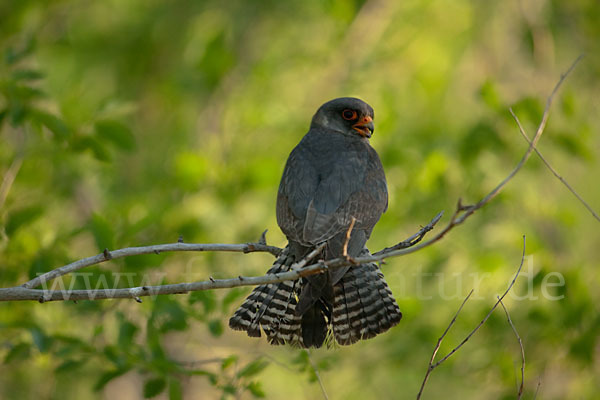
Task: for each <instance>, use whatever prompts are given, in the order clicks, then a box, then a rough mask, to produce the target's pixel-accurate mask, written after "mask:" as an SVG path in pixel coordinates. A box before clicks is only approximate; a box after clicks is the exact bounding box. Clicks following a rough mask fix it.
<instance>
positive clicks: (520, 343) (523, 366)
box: [498, 298, 525, 400]
mask: <svg viewBox="0 0 600 400" xmlns="http://www.w3.org/2000/svg"><path fill="white" fill-rule="evenodd" d="M498 301H500V305H501V306H502V308H503V309H504V313H505V314H506V318H507V319H508V323H509V324H510V327H511V328H512V330H513V332H514V333H515V336H516V337H517V341H518V342H519V348H520V349H521V384H520V385H519V390H518V392H517V400H521V397H523V385H524V384H525V349H524V348H523V341H522V340H521V336H519V332H517V328H515V325H514V324H513V322H512V319H510V314H509V313H508V309H507V308H506V306H505V305H504V303H503V302H502V300H501V299H500V298H498Z"/></svg>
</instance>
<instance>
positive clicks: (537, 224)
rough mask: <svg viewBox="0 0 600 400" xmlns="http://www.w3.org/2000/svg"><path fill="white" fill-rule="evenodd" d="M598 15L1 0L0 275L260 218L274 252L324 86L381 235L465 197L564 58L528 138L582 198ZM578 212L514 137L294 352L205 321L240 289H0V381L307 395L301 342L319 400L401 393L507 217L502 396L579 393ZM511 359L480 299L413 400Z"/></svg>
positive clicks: (401, 4)
mask: <svg viewBox="0 0 600 400" xmlns="http://www.w3.org/2000/svg"><path fill="white" fill-rule="evenodd" d="M598 21H600V3H598V2H597V1H595V0H573V1H568V2H567V1H558V0H527V1H525V0H515V1H503V2H474V1H466V0H456V1H450V0H430V1H416V0H407V1H398V2H397V1H392V0H387V1H386V0H380V1H377V0H375V1H366V2H364V1H340V0H324V1H317V0H310V1H302V2H285V1H260V2H259V1H241V0H240V1H228V2H221V1H210V0H209V1H181V0H175V1H169V2H161V1H156V0H118V1H117V0H108V1H103V2H98V1H86V0H84V1H74V0H58V1H44V2H42V1H28V0H21V1H3V2H1V3H0V50H1V51H2V54H1V56H2V59H1V62H0V124H1V126H0V129H1V130H0V144H1V145H0V171H1V174H2V177H3V183H2V190H1V191H0V235H1V237H0V285H1V286H2V287H8V286H13V285H18V284H21V283H23V282H25V281H26V280H27V279H29V277H33V276H35V275H36V274H38V273H40V272H43V271H47V270H50V269H52V268H55V267H58V266H60V265H63V264H66V263H69V262H71V261H73V260H77V259H79V258H83V257H87V256H90V255H94V254H97V253H98V252H99V251H101V250H102V249H104V248H109V249H116V248H122V247H127V246H137V245H150V244H158V243H170V242H175V241H176V240H177V238H178V237H179V235H183V237H184V239H185V241H186V242H199V243H203V242H217V243H242V242H247V241H255V240H257V239H258V237H259V236H260V233H261V232H262V231H263V230H264V229H267V228H268V229H269V235H268V237H267V238H268V241H269V243H271V244H274V245H278V246H283V245H284V244H285V238H284V236H283V235H282V234H281V232H280V231H279V229H278V228H277V224H276V221H275V196H276V190H277V185H278V183H279V178H280V174H281V171H282V169H283V164H284V162H285V160H286V158H287V156H288V154H289V152H290V151H291V149H292V148H293V146H294V145H295V144H296V143H297V142H298V141H299V140H300V139H301V137H302V136H303V134H304V133H305V132H306V131H307V129H308V125H309V122H310V118H311V117H312V115H313V113H314V112H315V110H316V109H317V108H318V106H319V105H321V104H322V103H323V102H325V101H327V100H330V99H332V98H334V97H340V96H357V97H360V98H362V99H364V100H366V101H367V102H369V103H370V104H371V105H372V106H373V108H374V109H375V115H376V119H375V122H376V132H375V135H374V137H373V139H372V140H371V142H372V145H373V146H374V147H375V148H376V149H377V151H378V152H379V154H380V156H381V158H382V161H383V164H384V167H385V169H386V173H387V177H388V183H389V189H390V207H389V210H388V212H387V213H386V214H385V215H384V216H383V218H382V220H381V221H380V223H379V224H378V225H377V227H376V228H375V231H374V233H373V236H372V238H371V240H370V242H369V247H370V248H371V249H372V250H373V251H375V250H378V249H380V248H382V247H384V246H389V245H392V244H394V243H396V242H398V241H400V240H403V239H404V238H405V237H407V236H409V235H411V234H413V233H414V232H416V230H417V229H418V228H419V225H424V224H426V223H427V222H428V221H429V219H430V218H432V217H433V216H434V215H435V214H436V213H437V212H438V211H440V210H446V217H445V218H444V219H443V220H442V222H441V224H443V223H445V222H446V221H447V219H448V217H449V215H450V213H451V212H452V211H453V210H454V207H455V205H456V201H457V199H458V198H459V197H462V199H463V201H464V202H465V203H470V202H474V201H477V200H478V199H479V198H481V196H483V195H484V194H485V193H487V192H488V191H489V190H490V189H491V188H492V187H493V186H495V185H496V184H497V183H498V182H499V181H500V180H501V179H502V178H503V177H504V176H505V175H506V174H507V173H508V172H509V171H510V169H512V168H513V166H514V165H515V164H516V162H517V161H518V160H519V158H520V157H521V155H522V154H523V152H524V151H525V149H526V147H527V146H526V143H525V141H524V140H523V139H522V138H521V137H520V135H519V133H518V130H517V128H516V125H515V123H514V122H513V121H512V119H511V117H510V114H509V112H508V107H509V106H512V107H513V108H514V110H515V112H516V113H517V115H518V116H519V117H520V118H521V120H522V121H523V123H524V125H525V127H526V129H527V130H528V132H529V134H530V135H533V132H534V129H535V126H536V124H537V123H538V122H539V120H540V117H541V113H542V110H543V106H544V103H545V100H546V96H547V95H548V94H549V93H550V91H551V89H552V87H553V86H554V84H555V82H556V81H557V79H558V78H559V76H560V73H561V72H563V71H565V70H566V69H567V68H568V66H569V65H570V64H571V63H572V61H573V60H574V59H575V58H576V57H577V56H578V55H579V54H580V53H585V54H586V56H585V58H584V59H583V61H582V62H581V63H580V64H579V66H578V67H577V68H576V70H575V71H574V72H573V74H572V75H571V76H569V78H568V79H567V81H566V82H565V84H564V86H563V88H562V89H561V91H560V93H559V94H558V96H557V97H556V101H555V104H554V107H553V109H552V114H551V116H550V121H549V124H548V128H547V129H546V132H545V134H544V136H543V137H542V139H541V142H540V145H539V148H540V150H541V151H542V153H543V154H544V155H545V156H546V157H547V158H548V159H549V160H550V162H551V163H552V164H553V165H554V166H555V167H556V169H557V170H558V171H560V173H561V174H562V175H563V176H564V177H565V178H566V179H567V180H568V181H569V182H570V183H571V184H572V185H573V186H574V187H575V188H576V189H577V190H578V191H579V192H580V193H581V195H582V196H583V197H584V198H585V199H586V200H587V201H588V202H589V203H590V204H591V205H592V206H594V207H595V208H596V209H598V208H600V185H599V183H598V181H599V176H600V163H599V161H598V156H599V155H600V136H599V135H598V131H599V128H600V100H599V99H600V24H599V23H598ZM13 179H14V182H13ZM599 227H600V224H599V223H598V221H596V220H594V219H593V218H592V217H591V215H590V214H589V213H588V212H587V211H586V210H585V209H584V208H583V206H582V205H581V204H580V203H578V202H577V201H576V199H575V198H574V197H573V196H572V195H571V194H570V193H569V192H568V191H567V190H566V189H565V188H564V187H563V186H562V185H561V184H560V182H559V181H558V180H556V179H555V178H554V177H553V176H552V175H551V174H550V173H549V172H548V170H547V169H546V168H545V167H544V166H543V164H542V163H541V162H540V161H539V159H537V158H536V156H535V155H533V156H532V158H531V159H530V161H529V162H528V163H527V164H526V166H525V168H524V169H523V170H522V171H521V172H520V173H519V174H518V175H517V176H516V177H515V179H514V180H513V181H512V182H511V183H510V184H509V185H508V187H507V188H506V190H505V191H504V192H503V193H502V194H501V195H500V196H499V197H498V198H496V199H495V200H494V201H493V202H492V203H491V204H489V205H488V206H486V207H485V208H484V209H482V210H481V211H479V212H477V213H476V214H475V215H474V216H473V217H471V218H470V219H469V220H468V221H467V223H466V224H464V225H463V226H460V227H459V228H457V229H455V230H454V231H452V233H451V234H450V235H448V236H447V237H446V238H445V239H444V240H443V241H441V242H439V243H438V244H436V245H435V246H433V247H430V248H428V249H426V250H424V251H420V252H418V253H416V254H412V255H409V256H406V257H402V258H395V259H391V260H389V261H388V263H387V265H385V266H384V273H385V274H386V277H387V280H388V283H389V284H390V287H391V289H392V291H393V292H394V294H395V296H396V298H397V299H398V303H399V305H400V308H401V309H402V311H403V313H404V318H403V320H402V322H401V323H400V325H399V326H397V327H395V328H393V329H392V330H391V331H390V332H388V333H386V334H383V335H380V336H378V337H377V338H375V339H372V340H369V341H365V342H361V343H359V344H357V345H354V346H352V347H344V348H336V349H330V350H326V349H321V350H318V351H313V352H312V353H311V355H310V359H309V357H308V355H307V353H305V352H302V351H300V350H298V349H290V348H286V347H271V346H269V345H267V344H266V343H265V339H264V338H263V339H261V340H256V339H250V338H247V337H246V335H244V334H243V333H239V332H231V331H230V330H229V329H228V328H227V319H228V316H229V315H230V314H231V312H232V311H233V310H234V309H235V307H237V306H238V305H239V304H240V303H241V301H242V298H243V296H244V295H245V294H246V293H248V292H249V290H250V289H249V288H244V289H239V290H220V291H213V292H202V293H194V294H191V295H180V296H164V297H159V298H156V299H150V298H146V299H144V302H143V303H142V304H137V303H136V302H134V301H113V300H108V301H99V302H79V303H78V304H73V303H72V302H71V303H69V302H65V303H51V304H38V303H35V302H23V303H2V304H0V398H7V399H10V398H20V399H29V398H31V399H33V398H36V399H40V398H41V399H58V398H60V399H109V398H143V397H152V396H155V395H157V396H159V397H158V398H170V399H178V398H242V399H247V398H254V397H260V396H266V397H267V398H273V399H277V398H286V399H312V398H319V397H321V391H320V388H319V385H318V384H317V383H316V381H315V375H314V372H313V369H312V368H311V363H310V362H311V361H312V362H313V363H314V364H316V365H317V367H318V369H319V371H320V374H321V378H322V380H323V384H324V386H325V388H326V390H327V392H328V394H329V396H330V398H331V399H385V398H402V399H404V398H409V399H410V398H414V397H415V396H416V394H417V392H418V389H419V386H420V384H421V381H422V379H423V375H424V373H425V370H426V366H427V362H428V360H429V357H430V355H431V351H432V350H433V347H434V346H435V343H436V341H437V338H438V337H439V335H440V334H441V333H442V332H443V330H444V329H445V327H446V326H447V324H448V323H449V321H450V319H451V318H452V316H453V315H454V313H455V311H456V309H457V308H458V306H459V305H460V303H461V301H462V299H463V298H464V296H465V295H466V294H467V293H468V292H469V290H470V289H471V288H475V294H474V298H473V299H472V300H471V301H469V303H467V305H466V306H465V308H464V310H463V312H462V313H461V315H460V317H459V319H458V321H457V323H456V324H455V326H454V327H453V329H452V331H451V332H450V333H449V335H448V336H447V338H446V339H445V342H444V343H443V345H442V348H441V350H440V355H441V354H442V353H443V354H445V353H446V352H447V351H449V350H450V349H452V348H453V347H454V346H455V345H456V344H458V343H459V341H460V340H462V338H464V337H465V336H466V335H467V333H468V332H469V331H470V330H471V329H472V328H474V327H475V326H476V325H477V323H478V322H479V321H480V320H481V318H482V317H483V316H484V315H485V314H486V313H487V311H488V310H489V308H490V307H491V305H492V304H493V302H494V300H495V296H496V295H497V294H499V293H501V292H503V291H504V290H505V288H506V287H507V285H508V283H509V281H510V279H511V277H512V275H513V274H514V272H515V271H516V268H517V266H518V263H519V260H520V254H521V251H522V235H526V236H527V255H528V258H527V260H526V262H525V265H524V270H523V274H522V276H521V277H520V278H519V279H518V280H517V283H516V285H515V287H514V294H515V295H519V296H521V299H520V300H519V299H517V298H516V297H515V296H513V297H510V296H509V297H508V298H507V300H506V305H507V307H508V308H509V310H510V312H511V316H512V319H513V321H514V324H515V326H516V328H517V329H518V331H519V333H520V335H521V337H522V338H523V342H524V347H525V354H526V358H527V364H526V370H525V395H524V398H533V397H534V393H535V392H536V388H537V387H538V382H539V393H538V398H540V399H565V398H586V399H587V398H600V397H598V396H599V395H598V393H599V392H600V382H599V378H598V377H599V376H600V343H599V342H598V336H599V333H600V312H599V304H600V293H599V291H598V287H599V286H600V278H599V276H600V275H599V274H598V272H597V267H598V259H599V257H598V255H599V250H598V245H599V240H600V235H599V234H598V232H599ZM271 263H272V257H271V256H269V255H266V254H250V255H242V254H224V253H218V254H217V253H213V254H190V253H175V254H161V255H158V256H157V255H149V256H138V257H130V258H126V259H121V260H116V261H114V262H109V263H105V264H102V265H101V266H96V267H93V268H87V269H86V270H84V271H82V272H86V273H91V274H88V275H85V276H82V275H80V276H78V277H77V278H76V279H75V280H72V281H70V280H69V279H65V280H64V283H65V285H71V284H72V287H74V288H84V287H85V283H86V281H85V280H86V279H88V282H89V283H90V284H91V285H92V286H93V287H95V285H100V287H102V285H104V284H108V285H114V286H118V287H126V286H127V279H125V278H123V276H125V277H129V279H131V282H132V283H133V284H136V285H137V284H140V282H144V283H153V284H159V283H162V282H171V283H174V282H181V281H189V280H204V279H207V278H208V276H210V275H212V276H214V277H217V278H226V277H234V276H237V275H240V274H242V275H259V274H262V273H264V271H266V269H267V268H268V267H269V266H270V264H271ZM113 273H124V274H125V275H121V279H120V280H117V279H116V275H113ZM553 273H554V274H553ZM549 274H550V275H549ZM561 279H563V280H564V284H563V285H557V286H556V285H555V286H551V284H552V283H558V284H560V282H561ZM549 284H550V285H549ZM559 298H560V299H559ZM519 368H520V354H519V347H518V344H517V341H516V338H515V336H514V334H513V332H512V330H511V328H510V326H509V325H508V323H507V322H506V318H505V316H504V314H503V313H502V311H501V310H497V311H496V312H495V313H494V314H493V315H492V317H491V318H490V320H489V321H488V322H487V323H486V324H485V325H484V326H483V327H482V328H481V329H480V330H479V332H478V333H477V334H476V335H475V336H474V337H473V338H472V339H471V340H470V341H469V342H468V343H467V344H466V345H465V346H464V347H463V348H462V349H461V350H460V351H459V352H458V353H457V354H456V355H455V356H454V357H453V358H451V359H450V360H449V361H448V362H446V363H445V364H444V365H442V366H441V367H439V368H438V369H436V370H435V371H434V372H433V374H432V376H431V378H430V380H429V383H428V385H427V387H426V389H425V394H424V398H429V399H434V398H448V399H484V398H485V399H490V398H494V399H504V398H506V399H510V398H515V397H516V393H517V389H516V388H517V380H518V377H519V374H520V371H519Z"/></svg>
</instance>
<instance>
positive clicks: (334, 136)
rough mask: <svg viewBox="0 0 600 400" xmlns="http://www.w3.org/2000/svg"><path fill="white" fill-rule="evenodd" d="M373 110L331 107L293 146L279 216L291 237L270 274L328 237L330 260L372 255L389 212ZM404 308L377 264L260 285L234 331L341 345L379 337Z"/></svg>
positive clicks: (350, 103)
mask: <svg viewBox="0 0 600 400" xmlns="http://www.w3.org/2000/svg"><path fill="white" fill-rule="evenodd" d="M372 121H373V109H372V108H371V107H370V106H369V105H368V104H367V103H365V102H363V101H361V100H359V99H355V98H340V99H335V100H332V101H330V102H327V103H325V104H323V105H322V106H321V107H320V108H319V110H318V111H317V113H316V114H315V116H314V117H313V120H312V123H311V126H310V130H309V131H308V133H307V134H306V135H305V136H304V138H303V139H302V140H301V141H300V143H299V144H298V145H297V146H296V147H295V148H294V150H293V151H292V152H291V154H290V156H289V158H288V161H287V163H286V166H285V169H284V172H283V176H282V178H281V184H280V186H279V191H278V194H277V222H278V224H279V227H280V228H281V230H282V231H283V233H284V234H285V235H286V236H287V238H288V240H289V245H288V246H287V247H286V249H285V251H284V252H283V253H282V255H281V256H280V257H279V258H278V259H277V260H276V262H275V264H274V265H273V267H272V268H271V269H270V270H269V273H275V272H282V271H286V270H288V269H289V268H290V266H291V265H292V264H293V263H294V262H297V261H299V260H301V259H302V258H303V257H304V256H305V255H307V254H308V253H309V252H310V251H311V250H313V249H314V248H315V247H316V246H318V245H319V244H321V243H323V242H325V243H326V247H325V250H324V252H323V254H322V258H324V259H332V258H338V257H341V256H342V255H343V245H344V242H345V238H346V233H347V230H348V228H349V226H350V224H351V221H352V218H353V217H354V218H355V219H356V222H355V224H354V228H353V230H352V233H351V238H350V241H349V243H348V248H347V250H348V252H347V255H348V256H350V257H357V256H359V255H361V254H369V253H368V250H367V249H366V247H365V244H366V242H367V240H368V239H369V236H370V235H371V232H372V230H373V227H374V226H375V224H376V223H377V221H378V220H379V218H380V217H381V214H382V213H383V212H385V210H386V209H387V204H388V203H387V201H388V200H387V185H386V181H385V174H384V171H383V166H382V165H381V161H380V160H379V157H378V156H377V153H376V152H375V150H374V149H373V148H372V147H371V146H370V145H369V141H368V138H370V137H371V135H372V133H373V130H374V127H373V122H372ZM401 317H402V314H401V313H400V310H399V309H398V305H397V304H396V301H395V300H394V298H393V297H392V294H391V292H390V290H389V288H388V286H387V284H386V282H385V280H384V279H383V275H382V274H381V272H380V271H379V268H378V267H377V265H376V264H373V263H370V264H363V265H359V266H355V267H345V268H339V269H334V270H332V271H329V272H328V273H326V274H320V275H312V276H309V277H307V278H303V279H301V280H300V281H293V282H282V283H278V284H270V285H262V286H259V287H257V288H256V289H255V290H254V291H253V292H252V293H251V294H250V296H249V297H248V298H247V299H246V301H245V302H244V303H243V304H242V306H241V307H240V308H239V309H238V310H237V311H236V313H235V314H234V316H233V317H232V318H231V319H230V321H229V325H230V326H231V327H232V328H233V329H238V330H246V331H247V332H248V335H249V336H260V330H261V327H262V329H263V330H264V331H265V333H266V335H267V338H268V339H269V341H270V342H271V343H272V344H282V343H290V344H295V345H299V346H302V347H312V346H314V347H320V346H321V345H322V344H323V342H324V341H325V339H326V337H327V334H328V333H329V332H333V337H334V338H335V340H336V341H337V342H338V343H340V344H351V343H354V342H356V341H357V340H359V339H366V338H369V337H373V336H375V335H376V334H378V333H381V332H384V331H386V330H387V329H389V328H390V327H391V326H394V325H396V324H397V323H398V322H399V321H400V318H401Z"/></svg>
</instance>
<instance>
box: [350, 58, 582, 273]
mask: <svg viewBox="0 0 600 400" xmlns="http://www.w3.org/2000/svg"><path fill="white" fill-rule="evenodd" d="M582 57H583V55H580V56H579V57H577V59H576V60H575V61H574V62H573V64H571V66H570V67H569V69H568V70H567V71H566V72H565V73H563V74H561V76H560V79H559V80H558V82H557V83H556V85H555V86H554V89H553V90H552V93H550V96H548V99H547V100H546V107H545V108H544V113H543V115H542V120H541V121H540V124H539V126H538V128H537V131H536V133H535V136H534V138H533V140H532V141H531V142H530V144H529V147H528V148H527V151H525V154H523V156H522V157H521V160H520V161H519V162H518V163H517V165H516V166H515V167H514V168H513V170H512V171H511V172H510V173H509V174H508V176H507V177H506V178H504V179H503V180H502V182H500V183H499V184H498V185H497V186H496V187H495V188H494V189H492V190H491V191H490V192H489V193H488V194H487V195H486V196H485V197H484V198H482V199H481V200H479V202H477V203H475V204H473V205H468V206H465V205H463V204H462V203H461V200H460V199H459V200H458V204H457V206H456V210H455V211H454V214H452V217H451V218H450V222H448V225H446V227H444V229H442V230H441V231H440V232H438V234H437V235H435V236H434V237H432V238H431V239H429V240H427V241H425V242H422V243H419V244H417V245H415V246H411V247H409V248H407V249H399V250H394V251H390V252H389V253H386V254H385V255H384V256H382V255H378V257H380V258H378V259H376V260H374V261H378V260H380V259H383V258H386V257H395V256H399V255H403V254H409V253H414V252H415V251H419V250H421V249H422V248H425V247H428V246H431V245H432V244H434V243H436V242H438V241H439V240H441V239H442V238H443V237H444V236H446V234H447V233H448V232H450V231H451V230H452V229H453V228H454V227H455V226H457V225H460V224H462V223H463V222H465V220H466V219H467V218H469V217H470V216H471V215H473V213H474V212H475V211H477V210H479V209H480V208H482V207H483V206H485V205H486V204H487V203H489V202H490V201H491V200H492V199H494V197H496V196H497V195H498V193H500V191H501V190H502V189H503V188H504V186H506V184H507V183H508V182H510V180H511V179H512V178H513V177H514V176H515V175H516V174H517V172H519V171H520V170H521V168H522V167H523V165H524V164H525V162H526V161H527V160H528V159H529V157H530V156H531V153H532V152H533V149H534V148H535V146H536V144H537V142H538V141H539V139H540V137H541V136H542V133H544V129H545V128H546V123H547V122H548V117H549V115H550V106H551V105H552V100H553V99H554V95H555V94H556V92H557V91H558V89H559V88H560V86H561V85H562V83H563V81H564V80H565V78H566V77H567V76H568V75H569V74H570V73H571V71H572V70H573V69H574V68H575V66H576V65H577V63H578V62H579V61H580V60H581V58H582ZM357 261H359V262H360V261H362V260H360V259H357Z"/></svg>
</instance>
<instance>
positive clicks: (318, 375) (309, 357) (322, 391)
mask: <svg viewBox="0 0 600 400" xmlns="http://www.w3.org/2000/svg"><path fill="white" fill-rule="evenodd" d="M304 351H305V352H306V355H307V357H308V361H309V362H310V366H311V367H312V370H313V372H314V373H315V376H316V377H317V382H319V386H320V387H321V393H323V398H324V399H325V400H329V396H327V391H326V390H325V386H323V381H321V374H319V370H318V369H317V365H316V364H315V362H314V361H313V359H312V357H311V356H310V351H309V350H307V349H305V350H304Z"/></svg>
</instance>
